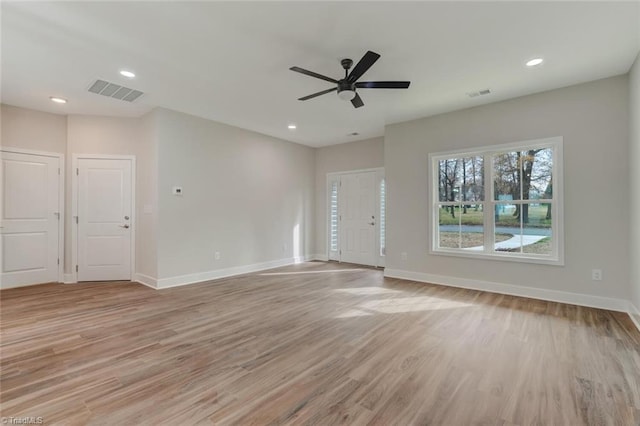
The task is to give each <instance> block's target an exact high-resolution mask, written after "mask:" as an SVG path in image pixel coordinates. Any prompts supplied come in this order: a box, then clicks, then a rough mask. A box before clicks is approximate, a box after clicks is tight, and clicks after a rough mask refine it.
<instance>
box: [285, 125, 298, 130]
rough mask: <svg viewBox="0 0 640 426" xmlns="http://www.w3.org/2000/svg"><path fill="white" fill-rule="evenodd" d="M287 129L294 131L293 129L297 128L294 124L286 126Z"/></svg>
mask: <svg viewBox="0 0 640 426" xmlns="http://www.w3.org/2000/svg"><path fill="white" fill-rule="evenodd" d="M287 128H288V129H289V130H295V129H296V128H297V126H296V125H295V124H289V125H288V126H287Z"/></svg>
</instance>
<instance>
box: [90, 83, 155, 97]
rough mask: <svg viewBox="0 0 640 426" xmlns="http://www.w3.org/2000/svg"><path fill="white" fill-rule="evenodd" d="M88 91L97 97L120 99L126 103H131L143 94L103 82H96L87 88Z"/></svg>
mask: <svg viewBox="0 0 640 426" xmlns="http://www.w3.org/2000/svg"><path fill="white" fill-rule="evenodd" d="M89 91H90V92H91V93H95V94H97V95H103V96H108V97H110V98H115V99H120V100H121V101H127V102H133V101H135V100H136V99H138V98H139V97H140V96H142V94H143V93H142V92H141V91H139V90H134V89H129V88H128V87H124V86H120V85H119V84H115V83H109V82H108V81H104V80H96V81H95V83H93V84H92V85H91V87H89Z"/></svg>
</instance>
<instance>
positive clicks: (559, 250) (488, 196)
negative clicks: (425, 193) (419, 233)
mask: <svg viewBox="0 0 640 426" xmlns="http://www.w3.org/2000/svg"><path fill="white" fill-rule="evenodd" d="M531 147H536V148H538V147H548V148H552V149H553V168H552V170H553V172H552V173H553V203H552V218H554V220H553V221H552V222H551V230H552V231H551V232H552V235H553V239H552V244H553V248H552V255H551V256H546V255H535V254H526V253H517V254H515V253H509V254H507V253H501V252H494V251H493V249H492V248H493V238H492V236H493V235H494V234H495V224H494V221H493V215H491V214H485V215H484V224H483V225H484V229H485V233H484V237H485V241H484V247H485V251H483V252H469V251H463V250H462V249H447V248H438V217H439V216H438V214H439V212H438V205H439V204H441V203H440V201H439V199H438V194H439V192H438V188H437V182H438V172H439V171H438V167H436V166H435V163H436V162H437V161H439V160H442V159H447V158H451V157H455V156H465V157H467V156H468V157H471V156H483V157H485V160H486V159H487V158H488V157H491V156H492V155H493V154H496V153H500V152H505V151H511V150H514V151H515V150H525V149H528V148H531ZM563 151H564V148H563V138H562V137H561V136H557V137H550V138H544V139H534V140H528V141H521V142H515V143H509V144H500V145H490V146H483V147H480V148H470V149H458V150H453V151H446V152H436V153H430V154H429V163H428V176H429V177H430V179H431V181H430V182H429V192H430V196H429V202H430V209H429V211H430V214H429V215H428V216H429V217H428V221H427V222H428V227H429V228H428V235H430V236H431V238H430V241H431V242H430V244H429V254H432V255H438V256H454V257H464V258H470V259H487V260H502V261H508V262H520V263H537V264H545V265H556V266H563V265H564V176H563V171H564V170H563V169H564V160H563ZM485 164H490V163H486V162H485ZM487 170H488V172H487ZM485 182H489V185H486V183H485V200H484V201H483V202H482V203H483V204H484V211H485V212H488V211H493V210H492V208H493V205H494V204H495V200H494V199H493V198H494V194H493V191H494V189H493V184H492V182H493V164H490V167H486V168H485ZM532 202H533V201H532ZM498 204H500V203H498ZM488 206H489V207H488Z"/></svg>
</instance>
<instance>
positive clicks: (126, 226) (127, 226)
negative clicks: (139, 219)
mask: <svg viewBox="0 0 640 426" xmlns="http://www.w3.org/2000/svg"><path fill="white" fill-rule="evenodd" d="M119 226H120V228H124V229H129V225H119Z"/></svg>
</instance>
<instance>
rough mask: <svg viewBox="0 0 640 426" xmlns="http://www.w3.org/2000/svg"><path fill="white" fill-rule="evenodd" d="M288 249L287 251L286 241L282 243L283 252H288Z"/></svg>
mask: <svg viewBox="0 0 640 426" xmlns="http://www.w3.org/2000/svg"><path fill="white" fill-rule="evenodd" d="M286 251H287V243H284V244H283V245H282V252H283V253H286Z"/></svg>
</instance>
